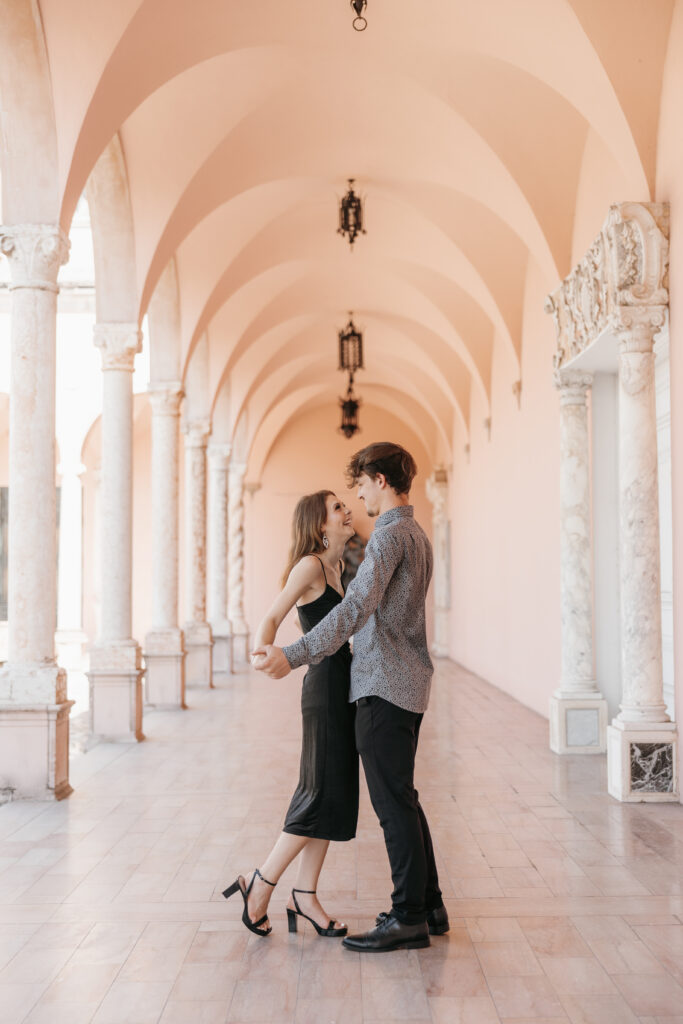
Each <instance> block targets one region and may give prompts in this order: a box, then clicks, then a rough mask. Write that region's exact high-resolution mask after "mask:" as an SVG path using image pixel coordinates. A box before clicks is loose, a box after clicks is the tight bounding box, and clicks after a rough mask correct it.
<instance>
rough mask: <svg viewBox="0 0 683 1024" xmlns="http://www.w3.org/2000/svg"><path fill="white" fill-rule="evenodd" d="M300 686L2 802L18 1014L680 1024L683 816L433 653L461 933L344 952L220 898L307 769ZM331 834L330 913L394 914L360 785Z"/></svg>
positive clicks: (443, 795)
mask: <svg viewBox="0 0 683 1024" xmlns="http://www.w3.org/2000/svg"><path fill="white" fill-rule="evenodd" d="M299 678H300V674H297V675H295V676H290V677H289V678H288V679H286V680H284V681H281V682H273V681H271V680H268V679H266V678H263V677H261V676H257V675H255V674H250V675H249V676H233V677H224V678H223V680H222V681H219V683H218V686H217V688H216V689H214V690H212V691H210V692H209V691H203V690H190V691H189V694H188V703H189V705H190V709H189V710H188V711H182V712H181V711H175V712H153V713H150V714H148V715H146V717H145V724H144V729H145V733H146V735H147V741H146V742H144V743H140V744H133V745H104V744H103V745H100V746H98V747H96V748H94V749H93V750H91V751H90V752H88V753H87V754H83V755H81V756H78V757H76V758H75V759H74V761H73V765H72V771H71V776H72V782H73V784H74V786H75V792H74V793H73V794H72V796H71V797H70V798H69V799H68V800H65V801H63V802H62V803H59V804H31V803H14V804H6V805H5V806H3V807H0V1021H1V1022H2V1024H14V1022H19V1021H27V1022H31V1024H61V1022H65V1024H66V1022H68V1024H86V1022H88V1021H94V1022H97V1024H152V1022H155V1021H162V1022H163V1024H219V1022H224V1021H230V1022H235V1024H237V1022H247V1021H250V1022H254V1021H267V1022H275V1021H283V1022H284V1021H291V1022H299V1024H304V1022H306V1024H308V1022H311V1024H330V1022H335V1024H354V1022H360V1021H363V1022H365V1024H370V1022H373V1021H376V1022H379V1021H404V1020H411V1021H432V1022H438V1024H494V1022H498V1021H504V1022H506V1021H515V1022H516V1024H520V1022H522V1024H524V1022H531V1021H533V1022H534V1024H549V1022H553V1024H560V1022H567V1021H571V1022H574V1024H633V1022H636V1021H640V1022H641V1024H662V1022H667V1024H681V1022H683V807H681V806H680V805H677V804H676V805H672V804H660V805H656V804H648V805H644V804H643V805H628V804H620V803H617V802H616V801H614V800H612V799H611V798H609V797H608V796H607V795H606V785H607V784H606V768H605V761H604V758H602V757H595V756H592V757H591V756H584V757H577V756H574V757H564V758H560V757H558V756H556V755H553V754H551V753H550V752H549V751H548V725H547V722H546V721H545V720H543V719H542V718H540V717H539V716H538V715H536V714H534V713H533V712H531V711H528V710H527V709H525V708H524V707H522V706H521V705H520V704H518V703H516V702H515V701H514V700H512V699H511V698H510V697H508V696H506V695H505V694H503V693H501V692H500V691H498V690H496V689H495V688H494V687H492V686H490V685H488V684H486V683H484V682H482V681H481V680H479V679H477V678H476V677H474V676H472V675H471V674H469V673H467V672H465V671H464V670H462V669H460V668H458V667H457V666H455V665H453V664H452V663H449V662H446V663H444V662H441V663H439V666H438V670H437V675H436V679H435V684H434V690H433V696H432V703H431V707H430V710H429V712H428V713H427V716H426V718H425V723H424V726H423V732H422V735H421V750H420V752H419V754H418V763H419V771H418V786H419V789H420V793H421V799H422V800H423V803H424V805H425V809H426V811H427V814H428V817H429V819H430V822H431V825H432V829H433V835H434V839H435V844H436V848H437V857H438V864H439V870H440V874H441V878H442V884H443V888H444V895H445V899H446V903H447V906H448V909H449V913H450V918H451V924H452V928H451V931H450V933H449V934H448V935H446V936H443V937H439V938H434V939H433V940H432V946H431V948H430V949H426V950H420V951H418V952H416V951H411V952H400V953H393V954H383V955H381V956H378V955H375V956H370V955H367V954H366V956H365V957H364V958H363V957H361V956H360V955H359V954H356V953H349V952H347V951H345V950H343V949H342V947H341V945H340V943H339V942H338V941H337V940H332V939H324V938H319V937H318V936H317V935H316V934H315V933H314V932H313V930H312V928H310V927H309V926H306V929H305V931H304V932H303V934H299V935H289V934H288V933H287V928H286V920H285V914H284V905H285V900H286V897H287V893H288V885H291V884H292V883H291V874H290V875H288V876H285V877H284V879H283V880H282V882H281V884H280V886H279V887H278V889H277V891H276V893H275V897H274V901H273V903H272V904H271V908H272V914H271V917H272V921H273V925H274V931H273V934H272V935H271V936H270V937H269V938H267V939H259V938H258V937H256V936H251V935H249V934H248V932H247V931H246V930H245V929H244V927H243V926H242V924H241V923H240V919H239V918H240V911H241V904H239V902H237V903H236V902H235V901H234V900H232V901H230V902H228V903H226V902H225V901H224V900H223V898H222V897H221V895H220V893H221V890H222V889H223V888H224V887H225V886H226V884H227V883H229V882H231V881H232V880H233V879H234V877H235V875H236V874H237V873H238V871H240V872H245V871H247V870H248V869H249V868H251V867H253V866H254V865H255V864H259V863H260V862H261V861H262V859H263V858H264V855H265V853H266V851H267V850H268V848H269V847H270V844H271V842H272V840H273V839H274V838H275V836H276V834H277V832H278V830H279V827H280V825H281V822H282V818H283V815H284V811H285V809H286V806H287V803H288V800H289V797H290V795H291V791H292V788H293V786H294V784H295V780H296V777H297V772H298V749H299V730H300V726H299V710H298V703H299ZM361 799H362V803H361V817H360V827H359V833H358V838H357V840H356V842H354V843H347V844H338V845H336V846H333V847H332V848H331V850H330V854H329V857H328V864H327V868H326V870H325V872H324V874H323V877H322V880H321V887H320V891H321V897H322V899H323V902H324V904H325V905H326V906H327V907H328V909H329V910H330V911H331V912H332V913H333V914H335V915H336V916H337V917H340V918H342V919H344V920H346V921H347V922H348V923H349V924H350V925H351V926H352V927H353V928H354V929H355V928H365V927H367V926H369V925H370V924H371V923H372V920H373V918H374V916H375V915H376V914H377V912H379V911H381V910H386V909H388V906H389V900H388V895H389V892H390V889H391V885H390V878H389V872H388V867H387V860H386V854H385V850H384V846H383V842H382V837H381V833H380V830H379V827H378V824H377V822H376V819H375V817H374V814H373V812H372V809H371V807H370V805H369V801H368V798H367V793H366V791H365V788H364V785H363V788H362V798H361Z"/></svg>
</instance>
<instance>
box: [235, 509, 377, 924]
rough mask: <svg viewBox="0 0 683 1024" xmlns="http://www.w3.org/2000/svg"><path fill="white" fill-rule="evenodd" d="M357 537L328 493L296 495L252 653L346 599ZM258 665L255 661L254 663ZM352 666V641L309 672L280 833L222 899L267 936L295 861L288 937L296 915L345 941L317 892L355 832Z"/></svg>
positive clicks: (312, 621)
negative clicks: (329, 859)
mask: <svg viewBox="0 0 683 1024" xmlns="http://www.w3.org/2000/svg"><path fill="white" fill-rule="evenodd" d="M353 533H354V529H353V525H352V523H351V513H350V511H349V510H348V508H347V507H346V505H345V504H344V502H343V501H341V500H340V499H339V498H337V497H336V495H335V494H333V492H332V491H317V492H316V493H315V494H308V495H306V496H305V497H303V498H301V500H300V501H299V503H298V504H297V506H296V509H295V511H294V522H293V529H292V548H291V551H290V555H289V562H288V565H287V569H286V570H285V574H284V576H283V583H284V587H283V590H282V592H281V593H280V596H279V597H278V598H277V599H276V600H275V602H274V603H273V605H272V607H271V609H270V611H269V612H268V614H267V615H266V617H265V619H264V620H263V622H262V623H261V625H260V626H259V628H258V629H257V631H256V636H255V637H254V647H255V648H257V649H258V648H259V647H261V646H262V645H263V644H272V643H273V642H274V640H275V635H276V633H277V630H278V628H279V626H280V623H281V622H282V620H283V619H284V617H285V616H286V615H287V613H288V612H289V611H290V610H291V608H293V607H294V605H295V604H296V605H297V608H298V612H299V621H300V623H301V628H302V629H303V630H304V632H308V630H309V629H312V628H313V626H315V625H317V623H318V622H320V620H321V619H323V618H324V617H325V616H326V615H327V613H328V612H329V611H331V609H332V608H333V607H334V606H335V605H336V604H338V603H339V602H340V601H341V600H342V598H343V596H344V592H343V588H342V584H341V574H342V572H343V564H342V555H343V553H344V546H345V544H346V542H347V540H348V539H349V537H352V536H353ZM257 660H258V659H257V658H254V659H253V661H254V664H256V663H257ZM350 668H351V651H350V649H349V645H348V644H344V646H343V647H341V648H340V649H339V650H338V651H337V652H336V654H333V655H332V656H331V657H329V658H325V659H324V660H323V661H321V662H320V663H319V664H318V665H311V666H310V667H309V670H308V672H307V673H306V676H305V677H304V681H303V689H302V694H301V710H302V714H303V742H302V749H301V766H300V774H299V784H298V786H297V788H296V790H295V791H294V796H293V797H292V800H291V803H290V805H289V810H288V811H287V816H286V818H285V824H284V828H283V831H282V834H281V835H280V837H279V839H278V841H277V842H276V844H275V846H274V847H273V849H272V850H271V852H270V853H269V854H268V857H267V858H266V860H265V861H264V862H263V864H262V866H261V868H260V869H259V868H256V869H255V870H254V871H252V872H251V873H250V874H249V875H247V876H246V877H245V876H244V875H238V877H237V879H236V880H235V882H233V884H232V885H231V886H229V887H228V888H227V889H226V890H225V891H224V893H223V895H224V896H225V898H226V899H228V898H229V897H230V896H232V895H233V893H236V892H237V891H239V892H240V893H241V894H242V899H243V900H244V913H243V914H242V921H243V922H244V924H245V925H246V927H247V928H248V929H249V930H250V931H252V932H255V933H256V934H257V935H269V934H270V932H271V927H270V922H269V921H268V915H267V910H268V903H269V901H270V897H271V895H272V892H273V889H274V887H275V885H276V884H277V882H278V880H279V878H280V876H281V875H282V873H283V871H284V870H285V868H287V867H288V865H289V864H291V862H292V861H293V860H294V858H295V857H297V856H299V858H300V859H299V869H298V872H297V877H296V887H295V888H294V889H293V890H292V892H291V895H290V898H289V901H288V903H287V919H288V922H289V930H290V932H294V931H296V926H297V917H305V918H306V919H307V920H308V921H310V922H311V924H312V925H313V927H314V928H315V929H316V931H317V932H318V934H319V935H325V936H329V937H340V936H343V935H346V932H347V928H346V925H344V924H341V923H339V922H337V921H335V920H334V919H330V917H329V915H328V914H327V913H326V912H325V911H324V910H323V908H322V906H321V904H320V901H319V900H318V897H317V895H316V889H317V886H318V877H319V875H320V871H321V869H322V866H323V861H324V860H325V854H326V853H327V848H328V846H329V844H330V841H331V840H333V841H335V842H344V841H346V840H349V839H353V838H354V836H355V834H356V821H357V818H358V754H357V752H356V744H355V738H354V711H355V708H354V705H353V704H349V681H350Z"/></svg>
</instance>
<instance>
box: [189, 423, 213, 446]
mask: <svg viewBox="0 0 683 1024" xmlns="http://www.w3.org/2000/svg"><path fill="white" fill-rule="evenodd" d="M182 431H183V434H184V435H185V447H186V448H206V446H207V444H208V442H209V435H210V434H211V424H210V422H209V421H208V420H188V421H186V422H185V423H183V426H182Z"/></svg>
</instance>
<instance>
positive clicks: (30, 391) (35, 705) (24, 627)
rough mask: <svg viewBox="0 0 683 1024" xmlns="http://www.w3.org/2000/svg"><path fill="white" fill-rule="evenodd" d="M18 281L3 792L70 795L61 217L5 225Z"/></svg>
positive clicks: (1, 718) (1, 687) (4, 248)
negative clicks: (58, 641)
mask: <svg viewBox="0 0 683 1024" xmlns="http://www.w3.org/2000/svg"><path fill="white" fill-rule="evenodd" d="M0 252H2V253H3V254H4V255H5V256H7V257H8V259H9V263H10V268H11V275H12V283H11V285H10V288H11V291H12V335H11V362H10V395H11V401H10V424H9V535H8V548H9V560H8V590H9V593H8V619H9V637H8V659H7V663H6V664H5V665H4V666H3V667H2V669H0V792H2V793H3V794H4V795H5V796H6V797H9V798H19V797H29V798H36V799H41V800H48V799H54V798H57V799H61V798H62V797H64V796H67V795H68V794H69V793H70V792H71V786H70V785H69V708H70V707H71V704H72V701H69V700H67V697H66V673H65V672H64V670H63V669H60V668H58V666H57V661H56V658H55V618H56V615H55V612H56V607H55V603H56V585H57V579H56V571H57V546H56V486H55V483H56V481H55V339H56V314H57V292H58V287H57V275H58V273H59V268H60V266H61V265H62V264H63V263H65V262H66V260H67V257H68V252H69V242H68V239H67V238H66V236H65V235H64V233H63V232H62V231H61V229H60V228H59V227H57V226H54V225H43V224H28V225H13V226H9V227H0Z"/></svg>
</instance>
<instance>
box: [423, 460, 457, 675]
mask: <svg viewBox="0 0 683 1024" xmlns="http://www.w3.org/2000/svg"><path fill="white" fill-rule="evenodd" d="M427 497H428V498H429V500H430V502H431V503H432V528H433V548H434V640H433V643H432V654H433V655H434V656H435V657H436V658H447V657H448V654H449V650H450V648H449V642H448V640H449V621H448V620H449V614H450V607H451V538H450V530H451V523H450V519H449V517H448V474H447V472H446V470H445V469H436V470H434V473H433V474H432V476H430V477H429V479H428V480H427Z"/></svg>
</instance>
